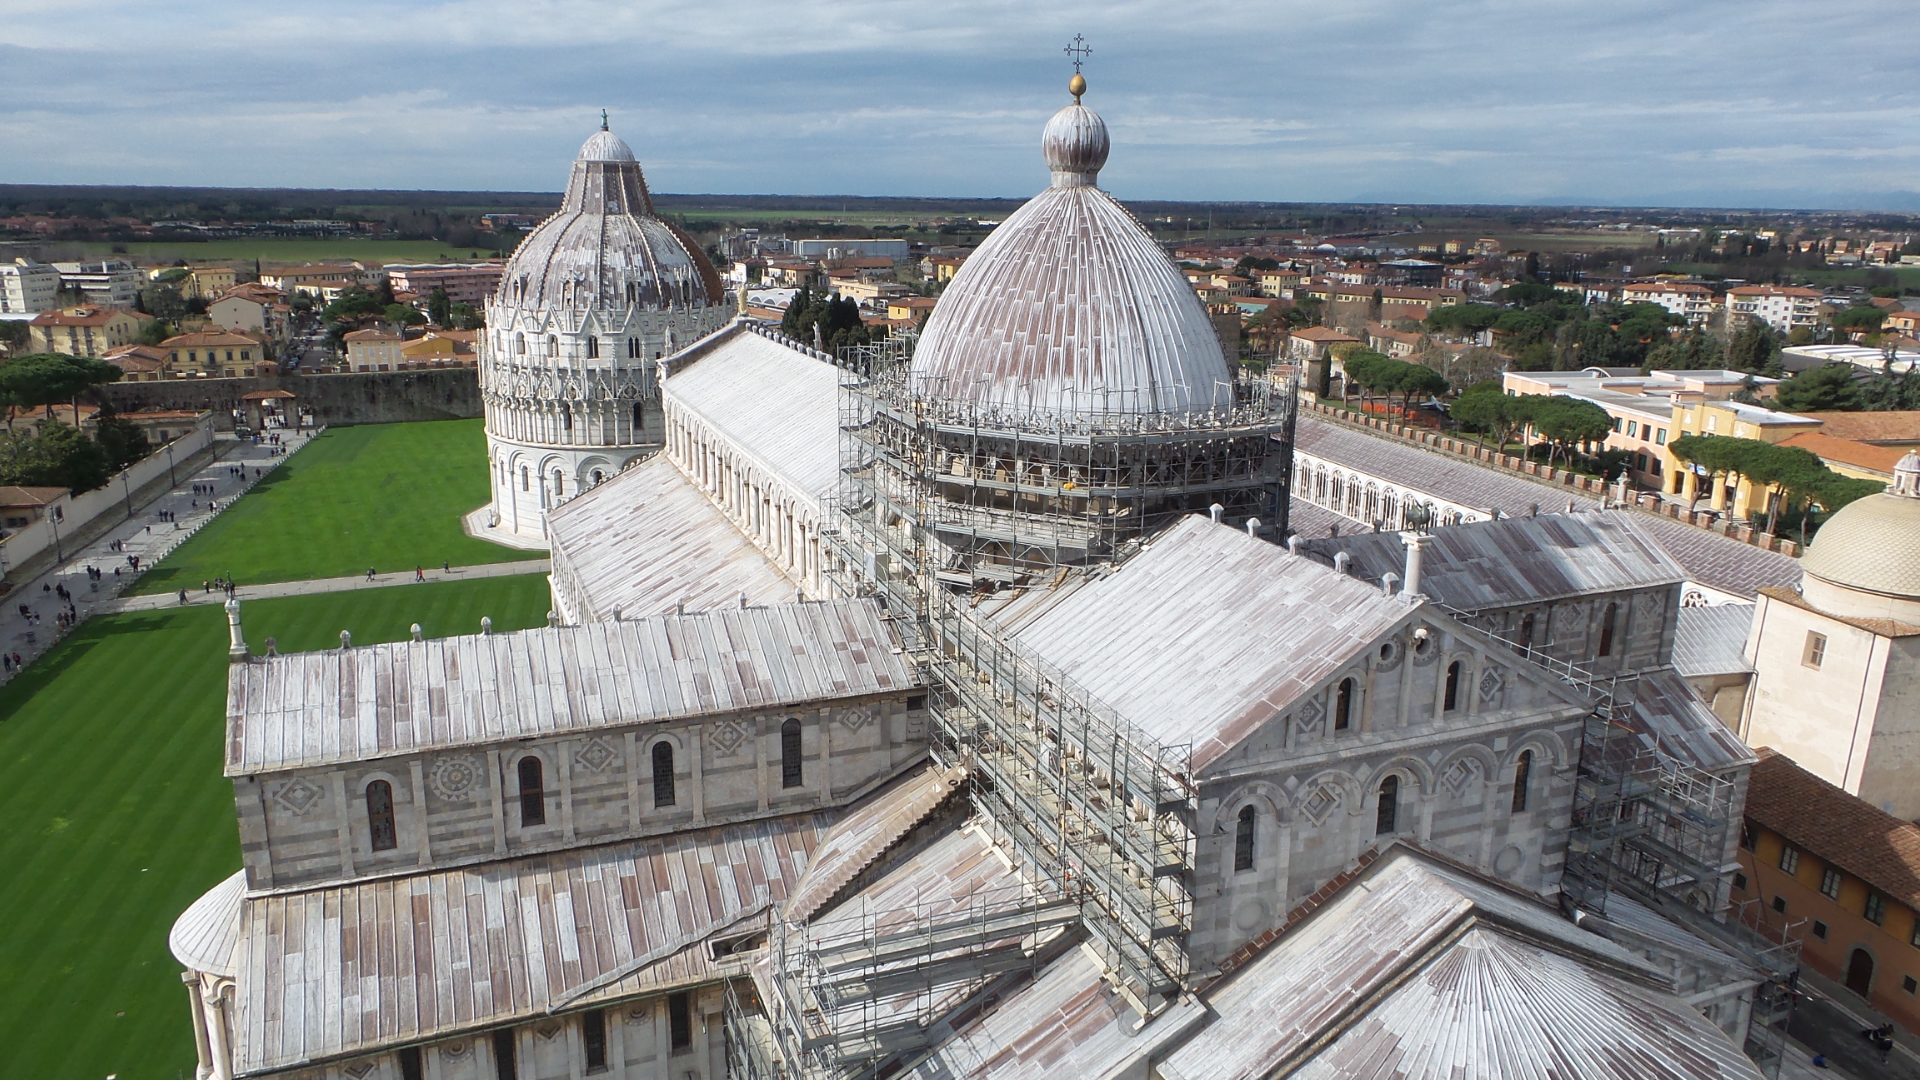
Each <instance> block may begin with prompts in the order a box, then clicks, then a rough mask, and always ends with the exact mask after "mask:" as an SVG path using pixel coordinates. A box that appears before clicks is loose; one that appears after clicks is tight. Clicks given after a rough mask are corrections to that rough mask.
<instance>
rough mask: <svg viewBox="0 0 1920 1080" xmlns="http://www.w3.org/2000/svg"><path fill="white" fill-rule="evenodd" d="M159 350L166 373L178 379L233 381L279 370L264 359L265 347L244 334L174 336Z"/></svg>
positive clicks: (213, 333) (214, 333)
mask: <svg viewBox="0 0 1920 1080" xmlns="http://www.w3.org/2000/svg"><path fill="white" fill-rule="evenodd" d="M160 347H161V348H162V349H165V350H166V351H167V366H168V369H169V370H170V371H171V372H172V373H173V374H175V375H178V376H203V377H207V378H226V379H233V378H240V377H243V376H251V375H271V374H274V373H275V372H276V371H278V369H279V368H278V365H276V364H274V363H273V362H272V361H270V360H268V359H267V358H266V346H264V345H262V344H261V343H260V342H258V341H256V340H254V339H253V338H250V337H247V336H246V335H245V334H229V333H226V332H225V331H217V332H206V333H198V334H177V335H175V336H173V337H170V338H168V339H167V340H165V341H163V342H161V343H160Z"/></svg>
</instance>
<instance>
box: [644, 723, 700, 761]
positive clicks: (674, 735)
mask: <svg viewBox="0 0 1920 1080" xmlns="http://www.w3.org/2000/svg"><path fill="white" fill-rule="evenodd" d="M687 740H688V736H687V734H686V733H685V732H681V731H656V732H652V733H650V734H648V735H647V736H646V737H645V738H643V739H641V740H640V760H641V761H645V762H650V761H652V760H653V748H654V747H655V746H656V745H658V744H660V743H667V744H668V745H670V746H672V747H673V752H674V754H675V755H676V756H675V758H674V760H675V761H676V762H677V761H679V760H680V759H679V757H678V755H681V754H685V753H688V752H689V751H688V749H687V746H688V741H687ZM676 767H677V766H676Z"/></svg>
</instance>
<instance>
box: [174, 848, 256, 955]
mask: <svg viewBox="0 0 1920 1080" xmlns="http://www.w3.org/2000/svg"><path fill="white" fill-rule="evenodd" d="M246 896H247V872H246V871H245V870H235V871H234V872H233V874H232V875H231V876H229V877H228V878H227V879H226V880H225V881H222V882H221V883H220V884H218V885H215V886H214V887H213V888H211V889H208V890H207V891H206V893H205V894H203V895H202V896H201V897H200V899H198V900H195V901H194V902H193V903H192V904H191V905H189V906H188V908H187V910H185V911H183V912H181V913H180V917H179V918H177V919H175V920H174V921H173V929H172V930H171V931H169V932H168V933H167V950H168V951H169V952H171V953H173V958H174V959H175V960H178V961H180V963H182V964H184V965H185V966H187V967H189V968H191V969H193V970H194V971H204V972H206V973H207V974H209V975H225V976H228V977H229V978H231V977H232V975H233V972H234V963H235V961H236V960H237V959H238V958H237V957H235V956H234V948H235V946H237V945H238V944H239V942H240V908H241V904H242V903H243V902H244V901H245V899H246Z"/></svg>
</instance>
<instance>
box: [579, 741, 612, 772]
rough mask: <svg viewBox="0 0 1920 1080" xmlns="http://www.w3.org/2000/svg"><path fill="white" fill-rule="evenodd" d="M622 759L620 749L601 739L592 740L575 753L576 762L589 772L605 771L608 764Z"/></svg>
mask: <svg viewBox="0 0 1920 1080" xmlns="http://www.w3.org/2000/svg"><path fill="white" fill-rule="evenodd" d="M618 760H620V753H619V751H617V750H615V749H614V748H613V747H611V746H608V745H607V744H606V743H604V742H601V741H600V740H599V739H593V740H590V741H589V742H588V743H587V745H585V746H583V747H581V748H580V749H579V750H578V751H576V752H575V753H574V755H573V761H574V764H576V765H578V766H580V767H581V768H583V769H585V770H587V771H588V772H595V773H597V772H605V771H607V766H609V765H612V764H613V763H614V762H616V761H618Z"/></svg>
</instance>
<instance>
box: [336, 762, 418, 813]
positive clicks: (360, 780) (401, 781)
mask: <svg viewBox="0 0 1920 1080" xmlns="http://www.w3.org/2000/svg"><path fill="white" fill-rule="evenodd" d="M375 780H385V781H386V782H387V784H388V785H389V786H391V787H392V788H393V804H394V805H395V806H399V805H401V804H402V803H411V802H413V780H412V779H411V778H410V777H403V776H400V775H398V774H396V773H390V772H387V771H386V770H385V769H375V770H373V771H372V772H369V773H362V774H360V775H359V776H357V777H355V778H354V781H353V783H354V787H353V789H352V791H351V792H350V794H351V797H352V798H353V799H356V800H360V816H361V817H363V818H364V817H365V816H366V811H367V806H366V802H365V800H366V795H367V785H369V784H371V783H373V782H374V781H375Z"/></svg>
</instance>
